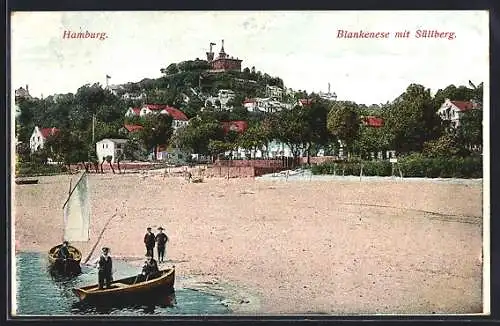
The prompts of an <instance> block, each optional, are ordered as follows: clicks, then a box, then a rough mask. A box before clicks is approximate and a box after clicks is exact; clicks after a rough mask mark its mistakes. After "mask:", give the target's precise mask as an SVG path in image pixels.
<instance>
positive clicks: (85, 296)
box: [73, 268, 175, 302]
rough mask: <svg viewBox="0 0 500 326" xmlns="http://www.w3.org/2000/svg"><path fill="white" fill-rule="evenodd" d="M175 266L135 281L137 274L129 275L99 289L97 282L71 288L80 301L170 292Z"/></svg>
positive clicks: (128, 297) (172, 287)
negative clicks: (151, 276) (148, 277)
mask: <svg viewBox="0 0 500 326" xmlns="http://www.w3.org/2000/svg"><path fill="white" fill-rule="evenodd" d="M174 281H175V268H167V269H164V270H161V271H159V272H158V274H157V276H156V277H154V278H151V279H149V280H148V279H146V280H145V281H141V282H137V276H131V277H127V278H123V279H120V280H116V281H113V282H111V285H110V287H109V288H105V289H99V286H98V285H97V284H93V285H88V286H84V287H82V288H77V289H73V293H74V294H75V295H76V296H77V297H78V298H79V299H80V301H87V302H88V301H99V300H106V301H108V300H122V299H130V298H132V299H133V298H138V297H140V296H142V295H147V294H151V293H157V292H161V293H163V292H165V293H171V292H172V291H173V289H174Z"/></svg>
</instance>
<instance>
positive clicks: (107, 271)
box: [96, 247, 113, 290]
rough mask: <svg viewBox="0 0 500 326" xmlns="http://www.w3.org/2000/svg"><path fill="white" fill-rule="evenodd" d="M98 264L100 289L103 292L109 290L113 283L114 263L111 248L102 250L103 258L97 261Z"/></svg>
mask: <svg viewBox="0 0 500 326" xmlns="http://www.w3.org/2000/svg"><path fill="white" fill-rule="evenodd" d="M96 264H97V265H98V268H99V273H98V274H99V289H100V290H102V289H103V288H104V287H106V288H109V287H110V285H111V282H112V281H113V276H112V271H113V261H112V260H111V257H110V256H109V248H107V247H104V248H102V254H101V257H99V259H98V260H97V261H96Z"/></svg>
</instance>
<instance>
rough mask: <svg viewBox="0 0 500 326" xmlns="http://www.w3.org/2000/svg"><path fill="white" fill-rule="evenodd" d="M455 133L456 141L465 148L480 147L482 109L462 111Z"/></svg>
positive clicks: (481, 139)
mask: <svg viewBox="0 0 500 326" xmlns="http://www.w3.org/2000/svg"><path fill="white" fill-rule="evenodd" d="M456 135H457V139H458V141H459V142H460V143H461V144H463V146H465V147H466V148H468V149H472V148H481V147H482V144H483V110H482V109H477V110H469V111H466V112H464V113H463V115H462V117H461V118H460V125H459V127H458V128H457V130H456Z"/></svg>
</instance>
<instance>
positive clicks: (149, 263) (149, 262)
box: [138, 255, 160, 282]
mask: <svg viewBox="0 0 500 326" xmlns="http://www.w3.org/2000/svg"><path fill="white" fill-rule="evenodd" d="M159 271H160V270H159V269H158V263H157V262H156V260H155V259H154V258H153V257H152V256H150V255H147V256H146V261H145V262H144V265H143V266H142V272H141V274H139V278H138V279H139V282H142V281H146V280H149V279H152V278H154V277H155V276H156V275H157V274H158V272H159Z"/></svg>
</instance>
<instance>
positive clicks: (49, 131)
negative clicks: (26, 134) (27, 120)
mask: <svg viewBox="0 0 500 326" xmlns="http://www.w3.org/2000/svg"><path fill="white" fill-rule="evenodd" d="M58 132H59V129H57V128H39V127H38V126H35V129H34V130H33V133H32V134H31V137H30V149H31V152H32V153H33V152H36V151H37V150H39V149H42V148H43V146H44V144H45V141H46V140H47V138H48V137H49V136H54V135H56V134H57V133H58Z"/></svg>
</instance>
